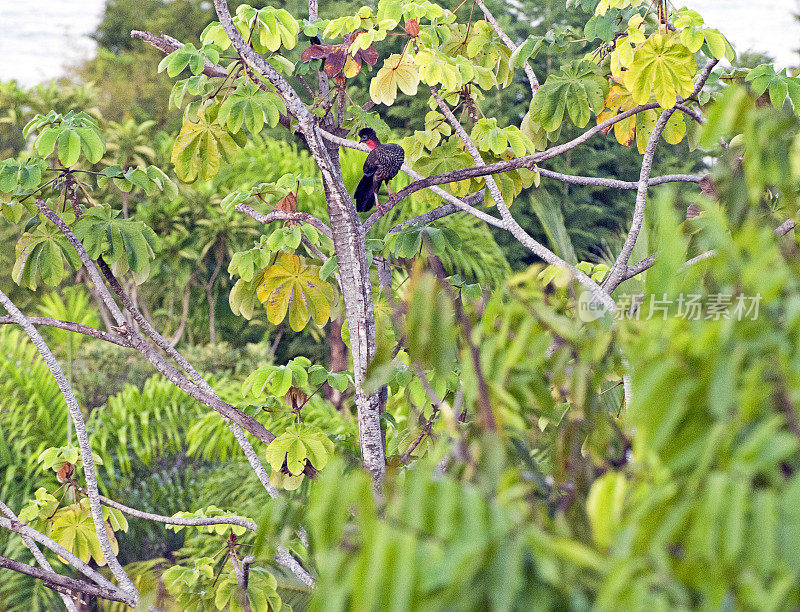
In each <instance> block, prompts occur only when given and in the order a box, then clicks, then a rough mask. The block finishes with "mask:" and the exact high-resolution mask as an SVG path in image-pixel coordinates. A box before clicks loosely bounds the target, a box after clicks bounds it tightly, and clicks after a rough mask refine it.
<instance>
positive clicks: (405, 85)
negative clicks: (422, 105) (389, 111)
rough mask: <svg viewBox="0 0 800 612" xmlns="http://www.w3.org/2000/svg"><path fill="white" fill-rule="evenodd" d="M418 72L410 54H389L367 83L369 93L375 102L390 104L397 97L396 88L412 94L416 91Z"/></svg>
mask: <svg viewBox="0 0 800 612" xmlns="http://www.w3.org/2000/svg"><path fill="white" fill-rule="evenodd" d="M417 85H419V72H418V71H417V67H416V65H415V64H414V60H413V59H412V58H411V56H410V55H407V54H406V55H399V54H397V53H395V54H393V55H390V56H389V57H388V58H387V59H386V61H385V62H384V63H383V67H382V68H381V69H380V70H379V71H378V74H377V75H375V77H374V78H373V79H372V82H371V83H370V85H369V95H370V97H371V98H372V100H373V101H374V102H375V103H376V104H386V105H387V106H390V105H391V104H392V103H394V101H395V98H397V88H398V87H399V88H400V91H402V92H403V93H405V94H407V95H409V96H413V95H416V93H417Z"/></svg>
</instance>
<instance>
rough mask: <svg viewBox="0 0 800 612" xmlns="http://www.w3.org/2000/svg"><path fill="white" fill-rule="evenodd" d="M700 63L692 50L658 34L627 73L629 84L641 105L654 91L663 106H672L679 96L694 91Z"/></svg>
mask: <svg viewBox="0 0 800 612" xmlns="http://www.w3.org/2000/svg"><path fill="white" fill-rule="evenodd" d="M696 70H697V63H696V62H695V60H694V57H693V56H692V53H691V51H689V49H687V48H686V47H685V46H683V45H682V44H680V43H677V42H675V40H674V39H673V38H671V37H670V36H666V35H663V34H654V35H653V36H651V37H650V38H649V39H648V40H647V42H645V43H644V45H642V47H641V48H640V49H638V50H637V51H636V53H635V55H634V58H633V63H632V64H631V66H630V67H629V69H628V70H627V71H626V72H625V76H624V78H625V86H626V87H627V89H628V90H629V91H630V92H631V94H632V95H633V99H634V100H635V101H636V103H637V104H646V103H647V102H649V101H650V94H651V91H652V92H655V98H656V101H657V102H658V103H659V105H661V106H662V107H663V108H672V107H673V106H675V104H676V102H677V97H678V96H682V97H686V96H688V95H689V94H691V93H692V87H693V83H692V78H693V77H694V74H695V71H696Z"/></svg>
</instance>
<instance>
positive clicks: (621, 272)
mask: <svg viewBox="0 0 800 612" xmlns="http://www.w3.org/2000/svg"><path fill="white" fill-rule="evenodd" d="M674 112H675V109H674V108H667V109H665V110H664V112H663V113H661V116H660V117H659V118H658V121H656V124H655V126H654V127H653V132H652V133H651V134H650V138H649V139H648V140H647V146H646V147H645V150H644V157H643V158H642V168H641V170H640V172H639V186H638V189H637V191H636V204H635V206H634V209H633V220H632V221H631V228H630V230H629V231H628V235H627V237H626V238H625V243H624V244H623V245H622V250H621V251H620V253H619V255H618V256H617V259H616V261H615V262H614V265H613V267H612V268H611V272H609V273H608V276H607V277H606V279H605V281H604V282H603V288H604V289H605V290H606V291H608V292H609V293H611V292H612V291H614V289H616V288H617V286H619V284H620V283H621V282H622V281H623V279H624V277H625V274H626V272H627V269H628V260H629V259H630V256H631V253H632V252H633V247H634V245H635V244H636V239H637V238H638V237H639V232H640V231H641V229H642V223H644V210H645V204H646V202H647V187H648V183H649V181H650V171H651V169H652V167H653V158H654V157H655V154H656V146H657V145H658V139H659V138H661V132H662V131H664V128H665V127H666V125H667V121H669V118H670V117H671V116H672V114H673V113H674Z"/></svg>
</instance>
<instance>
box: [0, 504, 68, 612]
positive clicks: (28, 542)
mask: <svg viewBox="0 0 800 612" xmlns="http://www.w3.org/2000/svg"><path fill="white" fill-rule="evenodd" d="M0 512H2V513H3V514H5V515H6V516H7V517H8V519H9V520H11V521H16V522H19V519H18V518H17V515H16V514H14V512H13V510H11V508H9V507H8V506H6V505H5V504H4V503H3V502H2V501H0ZM19 536H20V537H21V538H22V542H23V543H24V544H25V546H26V547H27V548H28V550H29V551H31V554H32V555H33V558H34V559H36V562H37V563H38V564H39V565H41V566H42V569H44V570H47V571H50V572H52V571H53V567H52V566H51V565H50V562H49V561H48V560H47V557H45V556H44V554H43V553H42V551H41V550H39V547H38V546H36V542H34V541H33V540H32V539H31V538H30V537H28V536H26V535H22V534H19ZM61 601H63V602H64V606H65V607H66V608H67V612H78V608H77V607H76V606H75V602H74V601H73V600H72V598H71V597H69V596H67V595H65V594H64V593H61Z"/></svg>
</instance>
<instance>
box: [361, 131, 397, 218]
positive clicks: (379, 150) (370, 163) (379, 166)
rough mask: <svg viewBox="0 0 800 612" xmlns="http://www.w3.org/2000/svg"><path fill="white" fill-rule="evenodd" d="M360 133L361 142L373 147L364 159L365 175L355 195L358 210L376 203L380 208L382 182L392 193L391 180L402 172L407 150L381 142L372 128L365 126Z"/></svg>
mask: <svg viewBox="0 0 800 612" xmlns="http://www.w3.org/2000/svg"><path fill="white" fill-rule="evenodd" d="M358 135H359V137H360V138H361V142H363V143H366V145H367V146H368V147H369V148H370V149H371V150H370V154H369V155H367V159H366V160H365V161H364V177H363V178H362V179H361V180H360V181H359V183H358V187H356V193H355V196H354V198H355V201H356V210H357V211H358V212H366V211H368V210H369V209H370V208H372V207H373V206H374V205H375V204H378V208H380V203H379V202H378V190H379V189H380V188H381V183H384V182H385V183H386V189H387V190H388V191H389V195H392V192H391V190H390V189H389V181H391V180H392V179H393V178H394V177H395V176H397V173H398V172H400V167H401V166H402V165H403V160H404V159H405V157H406V152H405V151H404V150H403V147H401V146H400V145H397V144H381V141H380V140H378V136H377V134H375V130H373V129H372V128H364V129H363V130H361V131H360V132H359V133H358Z"/></svg>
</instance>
